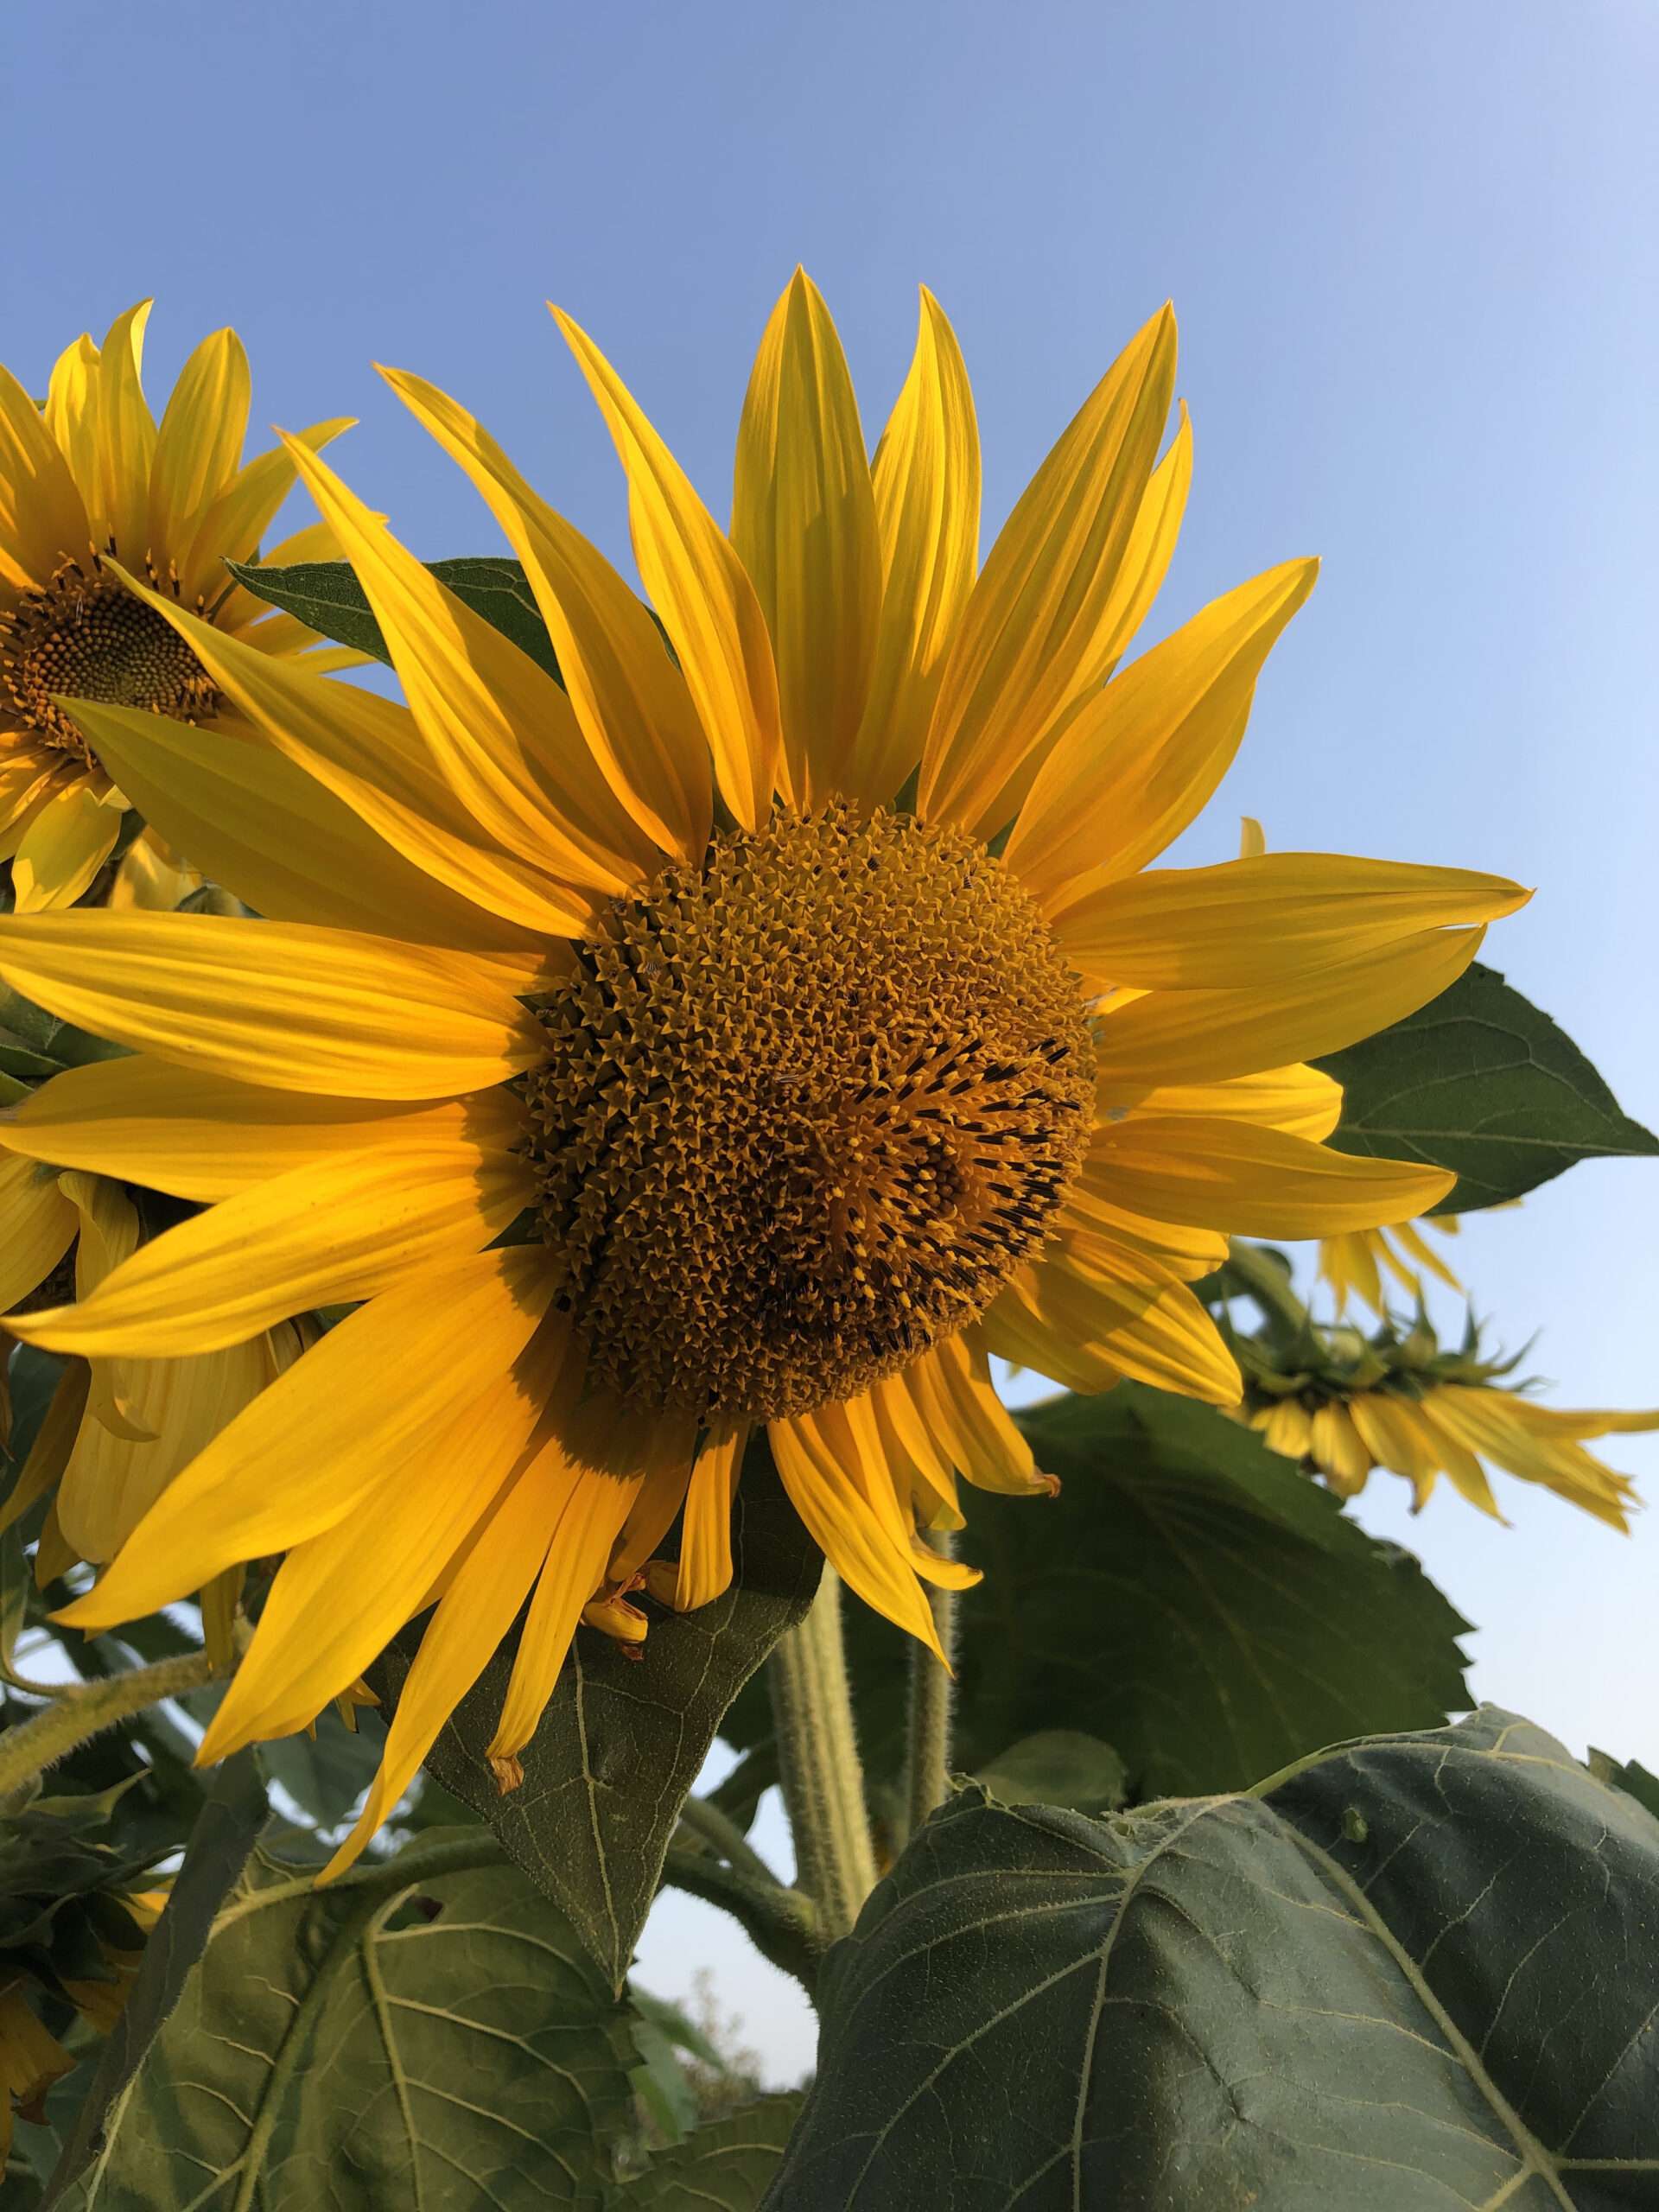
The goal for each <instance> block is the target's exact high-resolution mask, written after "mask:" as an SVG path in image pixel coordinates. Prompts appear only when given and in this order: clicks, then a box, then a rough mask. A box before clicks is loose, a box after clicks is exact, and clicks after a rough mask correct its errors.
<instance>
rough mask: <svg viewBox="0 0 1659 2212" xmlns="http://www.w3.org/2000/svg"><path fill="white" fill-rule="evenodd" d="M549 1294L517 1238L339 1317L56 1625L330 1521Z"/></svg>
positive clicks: (176, 1586)
mask: <svg viewBox="0 0 1659 2212" xmlns="http://www.w3.org/2000/svg"><path fill="white" fill-rule="evenodd" d="M552 1287H553V1284H552V1274H551V1270H550V1268H549V1267H548V1264H547V1256H546V1254H545V1253H544V1252H543V1251H542V1250H541V1249H539V1248H537V1247H531V1246H524V1245H520V1246H518V1247H515V1248H512V1249H507V1250H504V1251H493V1252H475V1253H473V1252H469V1253H467V1254H466V1255H464V1256H463V1257H462V1258H460V1259H457V1260H455V1261H453V1262H450V1263H448V1265H446V1266H443V1267H437V1268H431V1269H429V1271H428V1272H427V1273H426V1274H423V1275H420V1276H417V1277H416V1279H415V1280H414V1281H411V1282H407V1283H404V1284H402V1285H400V1287H398V1288H397V1289H396V1290H390V1291H386V1292H384V1293H383V1294H381V1296H380V1297H378V1298H376V1299H374V1300H371V1302H370V1303H369V1304H368V1305H366V1306H363V1307H362V1308H360V1310H359V1312H357V1313H351V1314H348V1315H347V1316H346V1319H345V1320H343V1321H341V1322H340V1324H339V1325H338V1326H337V1327H335V1328H334V1329H331V1330H330V1331H329V1332H328V1334H327V1336H325V1337H324V1338H322V1340H321V1343H319V1344H314V1345H313V1346H312V1348H311V1350H310V1351H308V1352H306V1353H304V1354H303V1355H302V1357H300V1358H299V1359H297V1360H296V1361H295V1363H294V1364H293V1365H292V1366H291V1367H289V1369H288V1370H287V1371H286V1372H285V1373H284V1374H283V1375H281V1376H278V1377H277V1380H276V1382H274V1383H272V1384H271V1385H270V1389H267V1390H264V1391H262V1392H261V1394H260V1395H259V1396H258V1397H257V1398H256V1399H255V1400H254V1402H253V1403H252V1404H251V1406H249V1407H248V1408H247V1409H246V1410H245V1412H244V1413H242V1414H239V1415H238V1418H237V1419H236V1420H235V1421H232V1423H231V1424H230V1426H229V1427H227V1428H226V1429H223V1430H221V1432H220V1433H219V1435H218V1436H217V1437H215V1438H214V1440H213V1442H212V1443H211V1444H210V1445H209V1446H207V1450H206V1451H204V1452H200V1453H199V1454H198V1455H197V1457H196V1458H195V1459H193V1460H192V1461H191V1463H190V1465H188V1467H187V1468H186V1469H185V1470H184V1472H183V1473H182V1474H181V1475H180V1476H179V1477H178V1478H177V1479H176V1480H175V1482H173V1483H172V1484H169V1485H168V1488H167V1490H165V1491H163V1492H162V1496H161V1497H160V1499H159V1500H158V1501H157V1503H156V1504H155V1506H153V1507H152V1508H151V1510H150V1511H149V1513H148V1514H146V1515H145V1516H144V1518H143V1521H142V1522H140V1523H139V1525H138V1527H137V1529H135V1530H134V1531H133V1533H132V1535H131V1536H130V1538H129V1539H128V1541H127V1542H126V1543H125V1544H124V1546H123V1547H122V1549H121V1552H120V1554H119V1555H118V1557H117V1559H116V1560H115V1563H114V1565H113V1566H112V1567H111V1568H110V1570H109V1572H108V1573H106V1574H105V1576H104V1577H103V1579H102V1580H100V1581H99V1583H98V1584H97V1585H96V1586H95V1587H94V1588H92V1590H90V1591H88V1592H87V1593H86V1596H85V1597H84V1598H80V1599H77V1600H76V1602H75V1604H74V1605H72V1606H70V1607H69V1608H68V1609H67V1611H65V1613H64V1614H63V1615H62V1616H60V1618H63V1619H65V1620H67V1621H69V1622H70V1623H71V1624H73V1626H75V1627H78V1628H90V1629H94V1630H96V1629H101V1628H112V1627H114V1626H115V1625H116V1624H117V1623H118V1622H120V1621H125V1620H132V1619H134V1618H137V1616H138V1615H139V1614H141V1613H149V1612H154V1611H156V1608H157V1607H158V1606H160V1605H169V1604H171V1603H172V1601H173V1600H174V1599H176V1598H182V1597H184V1596H185V1595H187V1594H188V1592H191V1591H194V1590H200V1588H201V1587H202V1586H204V1584H206V1583H207V1582H209V1581H211V1580H212V1579H213V1576H214V1575H216V1574H219V1573H223V1571H224V1570H225V1569H226V1567H234V1566H236V1565H237V1563H238V1561H239V1560H250V1559H263V1558H264V1556H265V1555H266V1554H269V1553H271V1552H282V1551H288V1550H290V1549H291V1548H293V1547H294V1546H295V1545H296V1544H302V1543H304V1542H305V1541H308V1539H309V1538H310V1537H313V1536H319V1535H321V1534H322V1533H323V1531H324V1530H325V1529H332V1528H334V1526H336V1524H337V1523H338V1522H341V1521H343V1520H344V1519H345V1518H346V1515H347V1514H348V1513H349V1512H350V1511H351V1510H352V1508H353V1505H354V1504H355V1503H357V1501H358V1500H359V1498H360V1497H364V1496H365V1494H366V1493H367V1492H368V1491H370V1490H372V1488H373V1487H374V1486H375V1485H376V1484H377V1483H378V1482H379V1481H380V1480H381V1478H383V1477H385V1476H387V1475H390V1474H391V1473H393V1472H395V1471H397V1469H398V1468H399V1467H401V1466H402V1465H404V1462H405V1461H406V1460H408V1459H412V1458H413V1457H414V1456H415V1455H416V1453H417V1452H420V1451H422V1450H423V1449H424V1448H425V1446H426V1444H427V1443H428V1441H429V1437H430V1434H431V1432H432V1430H433V1428H434V1427H435V1424H439V1423H442V1422H443V1421H447V1420H448V1419H449V1418H450V1417H451V1415H452V1414H453V1412H454V1408H455V1407H456V1406H457V1405H458V1404H463V1403H466V1402H468V1401H469V1400H471V1399H474V1398H476V1397H477V1396H478V1395H479V1394H480V1392H482V1391H483V1390H484V1389H486V1388H487V1387H488V1385H489V1384H490V1383H491V1382H492V1381H493V1379H494V1378H495V1377H497V1376H500V1375H502V1374H504V1373H505V1372H507V1371H508V1370H512V1369H513V1368H514V1365H515V1363H516V1362H518V1360H519V1358H520V1357H521V1355H522V1354H523V1352H524V1347H525V1346H526V1345H527V1344H529V1342H530V1339H531V1336H532V1334H533V1333H534V1332H535V1329H536V1325H537V1322H538V1321H539V1320H540V1319H541V1317H542V1314H543V1313H544V1311H545V1310H546V1307H547V1304H548V1301H549V1300H550V1297H551V1295H552ZM526 1372H527V1374H528V1373H529V1372H530V1370H526Z"/></svg>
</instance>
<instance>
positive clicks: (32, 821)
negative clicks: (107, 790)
mask: <svg viewBox="0 0 1659 2212" xmlns="http://www.w3.org/2000/svg"><path fill="white" fill-rule="evenodd" d="M120 829H121V809H120V808H119V807H118V806H107V805H105V803H104V800H103V799H102V798H100V796H99V787H98V785H96V784H95V783H92V782H90V781H87V780H85V779H81V780H78V781H76V782H74V783H60V784H59V785H57V787H56V789H55V790H54V791H53V792H52V794H51V796H50V797H49V798H48V799H47V800H46V802H45V804H43V805H42V806H41V807H40V808H39V809H38V810H36V812H35V813H34V814H33V815H32V816H31V817H30V818H29V826H28V827H27V828H26V829H24V831H23V834H22V836H21V837H20V838H19V839H18V841H17V848H16V852H15V853H14V854H13V855H12V861H11V888H12V895H13V898H14V900H15V902H16V912H18V913H20V914H44V913H48V912H52V911H53V910H54V909H55V908H57V907H60V906H72V905H73V902H74V901H75V900H76V899H79V896H80V894H81V893H82V892H83V891H85V890H86V887H87V886H88V885H89V884H90V883H91V882H92V878H93V877H94V876H95V875H96V874H98V871H99V868H102V867H103V865H104V863H105V861H106V860H107V859H108V858H109V856H110V855H111V852H112V851H113V850H114V849H115V841H116V838H117V836H118V835H119V834H120Z"/></svg>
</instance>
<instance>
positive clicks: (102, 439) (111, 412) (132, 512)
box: [88, 300, 156, 560]
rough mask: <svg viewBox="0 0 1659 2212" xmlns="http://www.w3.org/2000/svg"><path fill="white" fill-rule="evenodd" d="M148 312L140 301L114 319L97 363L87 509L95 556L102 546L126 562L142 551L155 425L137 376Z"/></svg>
mask: <svg viewBox="0 0 1659 2212" xmlns="http://www.w3.org/2000/svg"><path fill="white" fill-rule="evenodd" d="M149 308H150V302H149V301H148V300H141V301H140V302H139V303H138V305H137V307H136V308H128V310H127V312H126V313H125V315H118V317H117V318H116V321H114V323H113V324H112V325H111V328H110V334H109V336H108V337H107V338H106V339H105V340H104V343H103V345H102V346H100V347H99V358H98V369H97V377H98V383H99V397H98V411H97V423H98V432H97V437H98V447H97V451H98V489H97V492H96V493H95V495H94V497H93V498H92V500H91V501H89V503H88V504H89V505H90V506H91V508H92V526H93V529H94V531H95V532H96V533H97V543H98V548H99V551H100V552H102V551H103V550H105V544H106V543H108V545H109V550H111V551H119V552H122V553H124V554H125V555H126V556H127V558H128V559H129V560H132V559H136V558H137V557H139V556H141V555H142V554H143V551H144V550H145V544H146V539H147V537H148V532H149V471H150V464H151V461H152V460H153V458H154V455H155V451H156V421H155V417H154V416H152V415H151V413H150V411H149V403H148V402H147V401H146V399H145V397H144V391H143V383H142V381H141V376H140V372H141V369H142V366H143V346H144V326H145V324H146V323H147V322H148V321H149Z"/></svg>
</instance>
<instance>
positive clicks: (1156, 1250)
mask: <svg viewBox="0 0 1659 2212" xmlns="http://www.w3.org/2000/svg"><path fill="white" fill-rule="evenodd" d="M1111 1189H1112V1185H1111V1179H1110V1173H1109V1168H1108V1167H1107V1166H1104V1165H1103V1163H1102V1160H1101V1158H1100V1155H1099V1154H1098V1152H1097V1151H1094V1150H1091V1151H1090V1153H1088V1154H1085V1156H1084V1162H1083V1166H1082V1169H1081V1171H1080V1173H1078V1176H1077V1180H1076V1181H1075V1182H1074V1183H1073V1184H1072V1185H1071V1188H1070V1190H1068V1191H1067V1192H1066V1194H1065V1198H1064V1199H1063V1201H1062V1202H1061V1205H1060V1211H1059V1212H1058V1215H1057V1217H1056V1218H1055V1231H1056V1241H1057V1243H1058V1246H1059V1248H1060V1249H1061V1250H1062V1251H1063V1252H1064V1253H1066V1254H1068V1255H1071V1256H1072V1257H1074V1258H1076V1259H1077V1261H1078V1262H1079V1263H1080V1264H1082V1265H1084V1267H1087V1265H1088V1263H1089V1256H1090V1254H1091V1253H1093V1252H1094V1251H1095V1250H1096V1247H1097V1246H1100V1245H1105V1246H1108V1247H1109V1248H1111V1249H1113V1250H1114V1251H1115V1252H1116V1255H1117V1257H1118V1262H1119V1263H1120V1264H1122V1266H1125V1267H1129V1266H1132V1267H1133V1268H1135V1272H1136V1273H1137V1274H1142V1275H1144V1276H1145V1277H1146V1280H1147V1281H1148V1282H1196V1281H1198V1277H1199V1276H1200V1275H1207V1274H1209V1273H1210V1271H1211V1268H1218V1267H1219V1266H1220V1265H1221V1263H1222V1262H1223V1261H1224V1259H1225V1258H1226V1257H1227V1239H1226V1238H1225V1237H1224V1236H1221V1235H1219V1234H1218V1233H1217V1231H1216V1230H1211V1229H1190V1228H1185V1227H1183V1226H1181V1225H1180V1224H1177V1223H1175V1222H1169V1221H1154V1220H1152V1219H1151V1218H1150V1217H1148V1216H1147V1215H1146V1214H1141V1213H1135V1212H1132V1211H1130V1210H1129V1208H1128V1207H1127V1206H1124V1205H1120V1204H1118V1203H1117V1201H1116V1199H1115V1198H1113V1197H1112V1196H1111V1195H1110V1193H1111Z"/></svg>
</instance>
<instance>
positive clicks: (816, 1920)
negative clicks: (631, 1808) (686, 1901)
mask: <svg viewBox="0 0 1659 2212" xmlns="http://www.w3.org/2000/svg"><path fill="white" fill-rule="evenodd" d="M663 1880H664V1882H665V1883H666V1884H667V1885H669V1886H670V1887H671V1888H672V1889H676V1890H683V1891H686V1893H687V1895H688V1896H690V1897H701V1898H702V1900H703V1902H704V1904H717V1905H718V1906H719V1907H720V1908H721V1911H722V1912H729V1913H730V1914H731V1916H732V1917H733V1919H734V1920H735V1921H736V1923H738V1925H739V1927H740V1928H741V1929H743V1931H744V1933H745V1934H746V1935H747V1936H748V1938H749V1940H750V1942H752V1943H753V1945H754V1948H755V1949H756V1950H757V1951H759V1952H760V1955H761V1957H762V1958H763V1959H770V1960H771V1961H772V1965H773V1966H775V1967H779V1968H781V1969H782V1971H783V1972H784V1973H785V1974H792V1975H793V1976H794V1977H795V1979H796V1980H797V1981H798V1982H799V1983H800V1985H801V1986H802V1988H803V1989H804V1990H805V1992H806V1993H807V1995H808V1996H809V1997H810V1996H811V1994H812V1993H813V1990H814V1988H815V1986H816V1985H817V1976H818V1967H819V1964H820V1962H821V1961H822V1960H823V1954H824V1952H825V1950H826V1949H827V1948H829V1938H828V1937H827V1936H826V1935H825V1933H824V1931H823V1923H822V1920H821V1917H820V1915H819V1912H818V1909H817V1905H816V1904H814V1903H813V1901H812V1899H811V1898H810V1897H804V1896H803V1895H802V1893H801V1891H799V1890H785V1889H780V1888H779V1885H778V1884H777V1883H776V1882H775V1881H774V1880H772V1878H770V1877H768V1878H767V1879H766V1881H764V1882H758V1881H756V1880H755V1879H754V1878H753V1875H750V1874H746V1873H744V1872H742V1871H741V1869H740V1868H738V1867H735V1866H722V1865H721V1863H720V1861H719V1860H718V1859H715V1857H714V1856H713V1854H712V1853H709V1852H707V1851H699V1850H696V1849H694V1848H692V1847H690V1846H689V1845H687V1844H683V1843H671V1844H670V1846H669V1847H668V1855H667V1857H666V1858H665V1859H664V1861H663Z"/></svg>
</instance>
